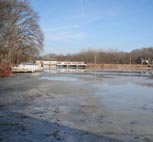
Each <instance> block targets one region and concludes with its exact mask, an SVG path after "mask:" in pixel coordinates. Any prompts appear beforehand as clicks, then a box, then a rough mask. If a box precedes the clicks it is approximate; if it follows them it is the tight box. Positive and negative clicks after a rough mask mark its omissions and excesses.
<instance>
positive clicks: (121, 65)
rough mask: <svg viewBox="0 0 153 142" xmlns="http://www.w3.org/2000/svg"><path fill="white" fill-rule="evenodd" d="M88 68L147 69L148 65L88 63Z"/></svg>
mask: <svg viewBox="0 0 153 142" xmlns="http://www.w3.org/2000/svg"><path fill="white" fill-rule="evenodd" d="M87 69H88V70H117V71H147V70H148V69H149V67H148V65H138V64H88V65H87Z"/></svg>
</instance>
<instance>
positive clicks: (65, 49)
mask: <svg viewBox="0 0 153 142" xmlns="http://www.w3.org/2000/svg"><path fill="white" fill-rule="evenodd" d="M30 3H31V6H32V8H33V9H34V10H35V11H36V12H37V13H38V15H39V16H40V21H39V23H40V27H41V29H42V31H43V33H44V38H45V41H44V51H43V54H50V53H55V54H73V53H78V52H81V51H84V50H87V49H95V50H98V49H103V50H108V49H115V50H118V51H125V52H130V51H132V50H135V49H139V48H145V47H153V0H30Z"/></svg>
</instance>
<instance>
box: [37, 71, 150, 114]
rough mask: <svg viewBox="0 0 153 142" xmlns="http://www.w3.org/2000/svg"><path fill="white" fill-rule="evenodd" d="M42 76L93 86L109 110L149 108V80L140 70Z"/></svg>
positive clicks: (48, 78) (144, 109)
mask: <svg viewBox="0 0 153 142" xmlns="http://www.w3.org/2000/svg"><path fill="white" fill-rule="evenodd" d="M42 79H47V80H52V81H65V82H75V83H76V82H77V83H83V84H88V85H90V86H91V87H92V88H94V89H93V92H94V93H93V95H98V96H99V97H100V98H101V101H102V103H103V104H104V105H105V106H106V107H107V108H108V109H110V110H113V111H131V112H142V111H146V110H153V94H152V92H153V79H151V78H149V77H148V76H146V74H142V73H141V72H90V73H82V74H81V73H80V74H79V73H78V74H73V73H71V74H61V73H60V74H51V75H50V76H46V77H45V76H42V77H40V80H42Z"/></svg>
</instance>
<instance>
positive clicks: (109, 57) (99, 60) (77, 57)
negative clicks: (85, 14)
mask: <svg viewBox="0 0 153 142" xmlns="http://www.w3.org/2000/svg"><path fill="white" fill-rule="evenodd" d="M39 59H44V60H45V59H46V60H55V59H56V60H58V61H84V62H85V63H92V64H93V63H94V64H141V63H142V60H149V62H150V63H153V47H148V48H141V49H136V50H133V51H131V52H122V51H118V50H116V49H109V50H104V49H97V50H95V49H85V50H83V51H81V52H79V53H77V54H68V55H56V54H48V55H45V56H43V57H40V58H39Z"/></svg>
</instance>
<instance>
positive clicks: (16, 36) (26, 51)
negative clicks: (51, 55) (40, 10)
mask: <svg viewBox="0 0 153 142" xmlns="http://www.w3.org/2000/svg"><path fill="white" fill-rule="evenodd" d="M38 22H39V17H38V15H37V13H36V12H35V11H34V10H33V9H32V8H31V6H30V3H29V1H28V0H0V63H9V64H14V63H19V62H20V61H22V60H29V59H30V58H33V57H35V56H38V54H39V52H40V51H41V50H42V48H43V40H44V37H43V33H42V31H41V28H40V26H39V24H38Z"/></svg>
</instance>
